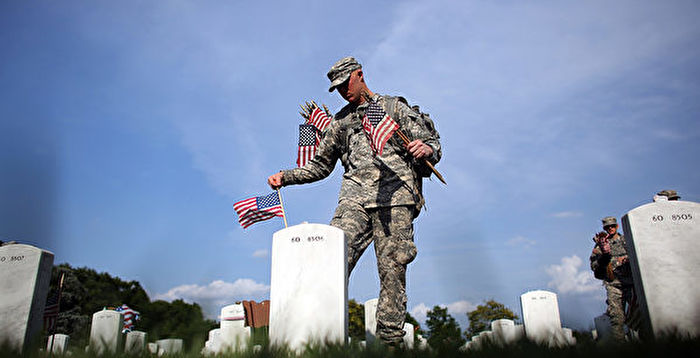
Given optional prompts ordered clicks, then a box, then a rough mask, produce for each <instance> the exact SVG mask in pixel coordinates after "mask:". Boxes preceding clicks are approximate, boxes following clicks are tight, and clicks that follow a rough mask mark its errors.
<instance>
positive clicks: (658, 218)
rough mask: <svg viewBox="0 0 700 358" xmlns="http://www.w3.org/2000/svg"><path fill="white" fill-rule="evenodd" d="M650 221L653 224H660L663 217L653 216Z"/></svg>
mask: <svg viewBox="0 0 700 358" xmlns="http://www.w3.org/2000/svg"><path fill="white" fill-rule="evenodd" d="M651 221H652V222H655V223H656V222H661V221H664V217H663V215H654V216H652V217H651Z"/></svg>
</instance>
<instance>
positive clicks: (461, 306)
mask: <svg viewBox="0 0 700 358" xmlns="http://www.w3.org/2000/svg"><path fill="white" fill-rule="evenodd" d="M475 309H476V305H475V304H473V303H471V302H469V301H464V300H462V301H457V302H452V303H450V304H448V305H447V312H448V313H450V314H451V315H452V316H453V317H454V316H457V315H465V314H467V312H470V311H473V310H475Z"/></svg>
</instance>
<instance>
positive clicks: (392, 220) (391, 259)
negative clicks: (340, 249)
mask: <svg viewBox="0 0 700 358" xmlns="http://www.w3.org/2000/svg"><path fill="white" fill-rule="evenodd" d="M413 214H414V207H413V206H393V207H384V208H373V209H365V208H363V207H362V205H360V204H357V203H354V202H351V201H349V200H343V201H341V202H340V204H338V208H337V209H336V211H335V215H334V216H333V220H331V225H332V226H335V227H337V228H340V229H342V230H343V232H345V237H346V239H347V245H348V277H349V275H350V272H352V269H353V268H354V267H355V265H356V264H357V261H358V260H359V259H360V256H362V253H363V252H364V251H365V249H367V247H368V246H369V244H371V243H372V242H373V241H374V251H375V254H376V256H377V269H378V271H379V284H380V290H379V302H378V304H377V331H376V332H377V336H378V337H379V339H381V340H382V341H383V342H385V343H388V344H397V343H399V342H401V340H402V339H403V336H404V331H403V325H404V321H405V320H406V266H407V265H408V264H409V263H410V262H411V261H413V259H414V258H415V257H416V253H417V250H416V245H415V244H414V243H413V217H414V215H413Z"/></svg>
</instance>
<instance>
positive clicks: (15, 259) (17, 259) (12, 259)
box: [0, 255, 24, 262]
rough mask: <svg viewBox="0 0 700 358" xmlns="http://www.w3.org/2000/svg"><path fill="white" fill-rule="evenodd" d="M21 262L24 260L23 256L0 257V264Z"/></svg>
mask: <svg viewBox="0 0 700 358" xmlns="http://www.w3.org/2000/svg"><path fill="white" fill-rule="evenodd" d="M22 260H24V255H18V256H2V257H0V262H5V261H7V262H20V261H22Z"/></svg>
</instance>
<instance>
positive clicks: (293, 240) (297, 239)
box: [292, 236, 301, 242]
mask: <svg viewBox="0 0 700 358" xmlns="http://www.w3.org/2000/svg"><path fill="white" fill-rule="evenodd" d="M300 241H301V238H300V237H297V236H295V237H293V238H292V242H300Z"/></svg>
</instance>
